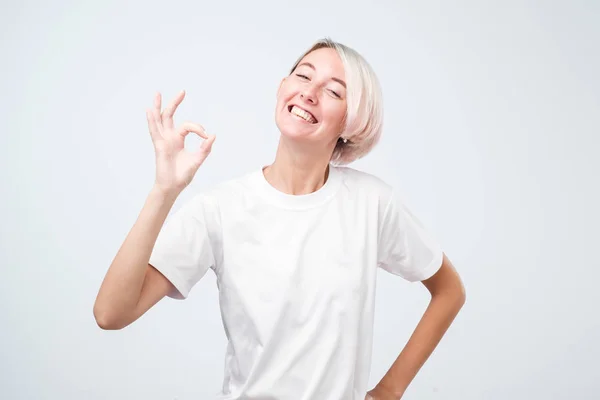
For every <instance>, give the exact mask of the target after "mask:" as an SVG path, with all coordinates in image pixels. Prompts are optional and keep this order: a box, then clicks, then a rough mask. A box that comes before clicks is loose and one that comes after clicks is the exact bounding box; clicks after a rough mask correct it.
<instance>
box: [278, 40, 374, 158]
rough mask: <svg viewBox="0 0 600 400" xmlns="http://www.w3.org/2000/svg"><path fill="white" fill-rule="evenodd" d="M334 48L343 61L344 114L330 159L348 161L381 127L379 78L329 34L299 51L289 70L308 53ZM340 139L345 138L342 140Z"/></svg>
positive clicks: (367, 149)
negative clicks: (345, 87) (302, 52)
mask: <svg viewBox="0 0 600 400" xmlns="http://www.w3.org/2000/svg"><path fill="white" fill-rule="evenodd" d="M322 48H329V49H334V50H335V51H336V52H337V54H338V56H339V57H340V59H341V60H342V63H343V65H344V71H345V74H346V85H347V86H348V87H347V89H346V103H347V109H346V116H345V118H344V128H343V130H342V132H340V139H339V140H338V142H337V144H336V146H335V149H334V150H333V154H332V156H331V162H332V163H334V164H340V165H343V164H349V163H351V162H352V161H355V160H358V159H359V158H362V157H364V156H366V155H367V154H368V153H369V152H370V151H371V150H372V149H373V147H375V145H376V144H377V143H378V142H379V138H380V137H381V131H382V127H383V96H382V93H381V86H380V84H379V79H378V78H377V76H376V75H375V72H374V71H373V69H372V68H371V66H370V65H369V63H368V62H367V61H366V60H365V59H364V58H363V56H362V55H360V54H359V53H358V52H357V51H356V50H354V49H352V48H350V47H348V46H345V45H343V44H341V43H337V42H334V41H333V40H331V39H329V38H324V39H320V40H318V41H317V42H315V43H314V44H313V45H312V46H311V47H310V48H309V49H308V50H307V51H306V52H305V53H304V54H302V55H301V56H300V57H299V58H298V60H297V61H296V63H295V64H294V66H293V67H292V69H291V71H290V73H293V72H294V71H295V70H296V67H297V66H298V64H299V63H300V62H301V61H302V59H303V58H304V57H306V56H307V55H308V54H309V53H311V52H313V51H315V50H318V49H322ZM343 139H346V140H347V142H346V143H344V142H343Z"/></svg>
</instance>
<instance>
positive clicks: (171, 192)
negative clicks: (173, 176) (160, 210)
mask: <svg viewBox="0 0 600 400" xmlns="http://www.w3.org/2000/svg"><path fill="white" fill-rule="evenodd" d="M179 194H180V191H179V190H176V189H172V188H165V187H162V186H160V185H157V184H154V185H153V186H152V189H150V194H149V197H150V198H151V199H153V200H156V201H159V202H161V203H163V202H168V203H174V202H175V200H177V197H179Z"/></svg>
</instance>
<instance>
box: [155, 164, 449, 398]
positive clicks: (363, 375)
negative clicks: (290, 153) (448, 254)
mask: <svg viewBox="0 0 600 400" xmlns="http://www.w3.org/2000/svg"><path fill="white" fill-rule="evenodd" d="M442 254H443V253H442V250H441V249H440V246H439V245H438V243H437V242H436V241H435V240H434V239H433V237H432V236H431V235H429V234H428V232H427V231H426V230H425V229H424V228H423V226H422V225H421V224H420V222H419V221H418V220H417V219H416V218H415V217H414V216H413V215H412V214H411V213H410V211H409V210H408V209H407V208H406V206H405V204H404V203H403V202H402V201H401V200H400V199H399V198H398V196H396V195H395V194H394V192H393V190H392V189H391V187H390V186H389V185H387V184H386V183H384V182H383V181H381V180H380V179H378V178H376V177H374V176H372V175H370V174H367V173H365V172H360V171H357V170H355V169H352V168H348V167H336V166H331V167H330V172H329V177H328V179H327V181H326V182H325V184H324V185H323V186H322V187H321V188H320V189H319V190H317V191H316V192H314V193H311V194H307V195H299V196H294V195H288V194H285V193H282V192H280V191H278V190H276V189H275V188H274V187H272V186H271V185H270V184H269V183H268V182H267V180H266V179H265V177H264V175H263V171H262V168H259V169H257V170H256V171H253V172H252V173H249V174H247V175H245V176H243V177H240V178H238V179H234V180H230V181H227V182H224V183H222V184H219V185H216V186H214V187H213V188H211V189H210V190H208V191H206V192H205V193H202V194H199V195H197V196H195V197H194V198H193V199H192V200H191V201H189V202H187V203H186V204H184V205H183V206H182V207H181V208H180V209H179V210H178V211H177V212H175V213H174V214H173V215H172V216H171V217H170V218H169V219H168V220H167V222H166V223H165V226H164V227H163V229H162V230H161V233H160V234H159V237H158V239H157V242H156V245H155V247H154V250H153V253H152V256H151V259H150V264H151V265H153V266H154V267H155V268H156V269H157V270H159V271H160V272H161V273H162V274H164V275H165V276H166V277H167V279H169V280H170V281H171V282H172V283H173V285H174V286H175V288H177V291H176V292H175V293H172V294H170V296H171V297H173V298H186V297H187V296H188V294H189V292H190V290H191V289H192V287H193V286H194V285H195V284H196V283H197V282H198V281H199V280H200V279H201V278H202V276H203V275H204V274H205V273H206V271H207V270H208V269H211V270H212V271H213V272H214V273H215V274H216V277H217V283H218V288H219V299H220V306H221V315H222V319H223V324H224V329H225V334H226V336H227V339H228V343H229V344H228V347H227V350H226V354H225V376H224V382H223V387H222V393H221V394H220V395H219V396H218V397H217V399H220V400H225V399H227V400H233V399H236V400H238V399H239V400H241V399H244V400H251V399H256V400H257V399H262V400H264V399H273V400H275V399H277V400H288V399H289V400H320V399H322V400H342V399H343V400H347V399H348V400H349V399H358V400H364V397H365V393H366V392H367V390H369V388H368V387H367V384H368V380H369V371H370V366H371V349H372V335H373V311H374V297H375V283H376V272H377V267H381V268H383V269H385V270H386V271H389V272H390V273H393V274H396V275H399V276H401V277H404V278H405V279H407V280H409V281H419V280H424V279H427V278H429V277H430V276H432V275H433V274H434V273H435V272H436V271H437V270H438V269H439V267H440V265H441V263H442Z"/></svg>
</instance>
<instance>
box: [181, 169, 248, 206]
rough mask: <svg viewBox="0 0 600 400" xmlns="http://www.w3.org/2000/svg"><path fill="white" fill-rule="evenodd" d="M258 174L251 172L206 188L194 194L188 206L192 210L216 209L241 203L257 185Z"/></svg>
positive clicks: (187, 203)
mask: <svg viewBox="0 0 600 400" xmlns="http://www.w3.org/2000/svg"><path fill="white" fill-rule="evenodd" d="M256 180H257V172H256V171H250V172H247V173H245V174H241V175H238V176H235V177H232V178H229V179H226V180H223V181H220V182H217V183H215V184H213V185H211V186H208V187H206V188H204V189H203V190H201V191H198V192H195V193H193V194H192V195H191V196H190V197H189V200H188V201H187V202H186V206H188V207H190V208H204V209H214V208H218V207H219V206H227V205H228V204H233V203H239V201H240V200H242V198H243V197H244V196H245V195H247V194H248V193H249V192H250V191H251V190H252V187H253V185H256Z"/></svg>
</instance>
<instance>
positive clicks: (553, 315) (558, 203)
mask: <svg viewBox="0 0 600 400" xmlns="http://www.w3.org/2000/svg"><path fill="white" fill-rule="evenodd" d="M599 21H600V4H599V3H598V2H595V1H591V0H590V1H568V2H567V1H563V2H559V1H554V2H533V1H502V2H500V1H496V2H476V1H460V2H430V1H422V2H418V3H417V2H408V1H391V0H388V1H372V2H371V1H366V0H365V1H360V2H355V1H325V0H322V1H320V2H316V1H302V2H297V3H290V4H288V3H287V2H279V1H275V0H272V1H253V2H244V1H235V2H232V1H223V2H217V1H212V2H203V1H187V2H178V1H175V2H174V1H169V2H167V1H161V2H156V1H128V2H117V1H109V0H105V1H95V2H80V1H77V2H76V1H60V2H43V1H40V0H37V1H21V2H7V1H6V2H5V1H3V2H2V6H1V11H0V32H1V37H0V52H1V53H0V54H1V55H0V60H1V62H0V93H1V96H0V178H1V187H2V194H1V196H0V205H1V207H0V212H1V220H0V235H1V236H0V238H1V241H0V251H1V258H0V260H1V261H0V266H1V279H0V324H1V326H0V352H1V353H0V368H1V371H0V398H3V399H11V400H17V399H35V400H38V399H56V400H58V399H61V400H67V399H68V400H75V399H77V400H80V399H86V400H101V399H102V400H104V399H145V400H159V399H160V400H163V399H164V400H173V399H178V400H192V399H194V400H197V399H211V398H212V396H213V395H214V394H215V393H216V392H217V391H218V390H219V388H220V385H221V379H222V376H223V356H224V354H225V345H226V343H225V335H224V333H223V329H222V324H221V320H220V315H219V308H218V299H217V288H216V285H215V277H214V274H212V273H208V274H207V275H206V276H205V277H204V278H203V280H202V281H201V282H200V283H199V284H198V285H197V286H196V287H195V288H194V290H193V291H192V294H191V296H190V298H189V299H188V300H186V301H176V300H171V299H167V300H164V301H162V302H160V303H159V304H158V305H157V306H156V307H155V308H153V309H151V310H150V311H149V312H148V313H147V314H146V315H144V316H143V317H142V318H141V319H140V320H138V321H137V322H135V323H134V324H133V325H131V326H129V327H127V328H126V329H124V330H122V331H112V332H107V331H102V330H100V329H99V328H98V327H97V326H96V324H95V321H94V318H93V314H92V306H93V303H94V299H95V296H96V294H97V291H98V288H99V285H100V283H101V280H102V278H103V276H104V274H105V272H106V270H107V268H108V266H109V264H110V262H111V261H112V258H113V257H114V255H115V253H116V251H117V250H118V248H119V246H120V245H121V243H122V241H123V239H124V238H125V236H126V234H127V232H128V231H129V229H130V228H131V226H132V225H133V223H134V221H135V219H136V217H137V215H138V212H139V211H140V209H141V207H142V205H143V203H144V200H145V197H146V195H147V194H148V191H149V189H150V187H151V184H152V181H153V178H154V155H153V148H152V144H151V141H150V136H149V134H148V132H147V126H146V120H145V109H146V108H147V107H148V106H150V105H151V104H152V98H153V94H154V92H155V91H161V92H162V93H163V95H164V97H165V99H166V100H170V99H171V98H172V97H173V96H174V95H175V94H176V92H177V91H178V90H180V89H186V90H187V93H188V95H187V98H186V99H185V100H184V103H183V104H182V105H181V107H180V109H179V111H178V113H177V115H176V122H183V121H184V120H192V121H194V122H198V123H201V124H202V125H204V126H205V128H206V129H207V130H208V131H210V132H211V133H215V134H216V135H217V140H216V142H215V144H214V147H213V153H212V154H211V156H210V157H209V159H208V160H207V161H206V163H205V164H204V165H203V166H202V167H201V169H200V171H199V172H198V174H197V175H196V178H195V180H194V181H193V183H192V185H191V186H190V187H188V189H186V191H185V192H184V193H183V194H182V196H181V197H180V199H179V201H178V203H177V204H176V205H175V207H176V208H178V207H180V206H181V204H182V202H183V201H185V200H187V199H189V198H190V197H191V196H192V195H193V194H194V193H196V192H198V191H201V190H203V189H205V188H207V187H209V186H211V185H213V184H216V183H217V182H220V181H222V180H225V179H229V178H232V177H236V176H238V175H240V174H243V173H246V172H247V171H249V170H251V169H253V168H257V167H258V166H259V165H266V164H268V163H270V162H271V161H272V160H273V156H274V153H275V148H276V145H277V139H278V132H277V129H276V126H275V123H274V116H273V115H274V114H273V112H274V106H275V94H276V90H277V86H278V84H279V82H280V79H281V78H282V77H283V76H284V75H285V74H287V72H288V69H289V68H290V67H291V65H292V64H293V62H294V61H295V60H296V57H297V56H299V55H300V53H301V52H302V51H304V50H305V49H306V48H307V47H309V46H310V45H311V44H312V43H313V41H314V40H316V39H318V38H320V37H323V36H329V37H331V38H333V39H334V40H337V41H341V42H342V43H345V44H347V45H349V46H351V47H354V48H355V49H357V50H358V51H359V52H361V53H362V54H363V55H364V56H365V57H366V58H367V59H368V60H369V62H370V63H371V64H372V65H373V67H374V69H375V70H376V72H377V73H378V75H379V77H380V80H381V83H382V86H383V91H384V96H385V131H384V136H383V138H382V142H381V144H380V145H379V146H378V147H377V148H376V149H375V150H374V151H373V152H372V153H371V154H370V155H369V156H368V157H366V158H365V159H363V160H360V161H359V162H356V163H354V164H352V166H353V167H354V168H358V169H362V170H365V171H367V172H370V173H373V174H375V175H378V176H380V177H381V178H383V179H384V180H386V181H387V182H389V183H391V184H393V185H394V186H395V187H397V188H398V189H399V190H400V191H401V192H402V193H403V194H404V196H405V197H406V199H407V201H408V202H409V205H410V206H411V209H412V210H413V211H414V212H415V213H416V214H417V215H418V216H419V218H420V219H421V220H422V221H423V222H424V223H425V224H426V225H427V226H428V227H429V229H430V230H431V231H432V233H433V234H434V235H435V236H436V237H437V238H438V240H439V241H440V242H441V244H442V245H443V247H444V249H445V251H446V253H447V254H448V256H449V257H450V259H451V260H452V261H453V262H454V264H455V266H456V267H457V269H458V270H459V272H460V274H461V275H462V277H463V279H464V282H465V286H466V288H467V303H466V305H465V307H464V308H463V310H462V312H461V314H460V315H459V317H458V318H457V319H456V321H455V323H454V325H453V326H452V327H451V329H450V330H449V331H448V333H447V335H446V336H445V338H444V339H443V341H442V342H441V344H440V345H439V347H438V348H437V350H436V351H435V353H434V354H433V356H432V357H431V358H430V360H429V361H428V363H427V364H426V365H425V366H424V367H423V369H422V370H421V372H420V373H419V375H418V376H417V378H416V379H415V381H414V382H413V384H412V385H411V387H410V388H409V390H408V392H407V394H406V395H405V398H406V399H421V400H425V399H431V400H433V399H445V400H481V399H485V400H506V399H511V400H531V399H544V400H550V399H578V400H579V399H596V398H598V397H597V396H598V393H599V392H600V383H599V382H600V368H599V367H598V360H599V359H600V345H599V344H598V338H600V322H599V320H600V313H599V312H598V311H597V308H598V306H599V305H600V295H599V294H598V290H597V287H598V284H597V281H598V279H600V272H599V270H600V261H599V258H598V255H597V250H598V248H599V241H600V234H599V233H598V228H597V227H598V225H599V224H600V212H599V211H598V205H599V204H600V194H599V192H598V189H599V185H598V172H599V171H600V162H599V161H598V153H599V143H598V141H599V139H598V135H599V134H600V79H599V77H598V71H600V52H599V51H598V49H599V48H600V40H599V39H600V24H599ZM198 143H199V142H198V141H195V140H190V141H189V145H190V148H192V149H193V148H195V147H196V146H197V145H198ZM427 301H428V295H427V292H426V290H425V289H424V288H423V287H422V285H420V284H408V283H407V282H404V281H402V280H401V279H400V278H398V277H395V276H392V275H389V274H387V273H385V272H384V271H381V273H380V275H379V278H378V295H377V303H376V307H377V309H376V326H375V339H374V357H373V365H372V370H371V371H372V372H371V385H374V384H376V383H377V381H378V380H379V379H380V378H381V376H382V375H383V374H384V373H385V371H386V370H387V368H388V367H389V365H390V364H391V362H392V361H393V360H394V359H395V358H396V356H397V355H398V353H399V352H400V350H401V349H402V347H403V345H404V344H405V342H406V340H407V339H408V337H409V336H410V334H411V333H412V330H413V329H414V327H415V325H416V324H417V322H418V320H419V318H420V317H421V314H422V312H423V311H424V310H425V307H426V305H427ZM316 400H320V399H316ZM325 400H337V399H325Z"/></svg>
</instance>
